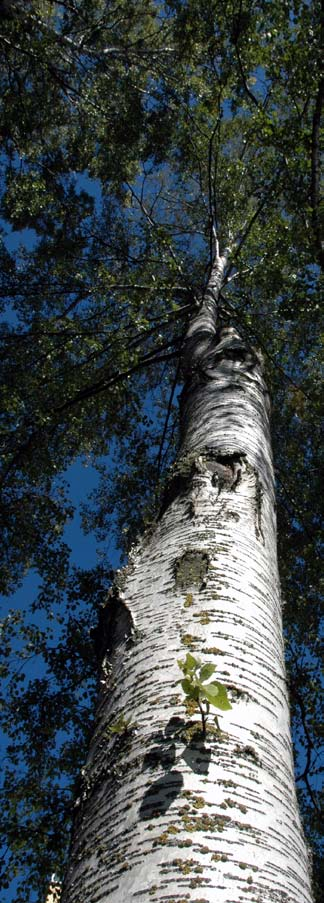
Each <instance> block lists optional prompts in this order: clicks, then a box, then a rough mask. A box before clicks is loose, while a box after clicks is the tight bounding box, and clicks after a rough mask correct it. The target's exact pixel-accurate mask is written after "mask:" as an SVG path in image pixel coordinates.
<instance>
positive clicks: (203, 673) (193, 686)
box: [178, 652, 232, 737]
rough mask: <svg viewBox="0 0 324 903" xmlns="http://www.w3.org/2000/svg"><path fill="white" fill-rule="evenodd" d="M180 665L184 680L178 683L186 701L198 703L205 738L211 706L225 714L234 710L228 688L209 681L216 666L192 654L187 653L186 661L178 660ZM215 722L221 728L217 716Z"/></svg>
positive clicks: (218, 682) (217, 682)
mask: <svg viewBox="0 0 324 903" xmlns="http://www.w3.org/2000/svg"><path fill="white" fill-rule="evenodd" d="M178 665H179V668H180V669H181V671H182V672H183V674H184V678H183V679H182V680H180V681H178V683H181V686H182V689H183V692H184V694H185V696H186V701H188V702H191V703H196V705H197V706H198V709H199V711H200V715H201V724H202V733H203V736H204V737H205V736H206V725H207V718H208V715H209V711H210V706H213V708H216V709H221V710H222V711H223V712H225V711H228V709H231V708H232V706H231V703H230V702H229V699H228V696H227V690H226V687H225V686H224V684H222V683H220V681H218V680H215V681H210V680H209V679H210V677H211V676H212V674H214V671H215V670H216V669H215V665H212V664H209V662H206V663H205V664H204V663H203V662H201V661H200V659H199V658H195V657H194V655H191V653H190V652H187V655H186V658H185V660H184V661H182V660H181V659H179V660H178ZM215 722H216V724H217V727H219V725H218V718H217V715H216V716H215Z"/></svg>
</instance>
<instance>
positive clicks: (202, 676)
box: [199, 663, 215, 681]
mask: <svg viewBox="0 0 324 903" xmlns="http://www.w3.org/2000/svg"><path fill="white" fill-rule="evenodd" d="M214 671H215V665H211V664H208V663H207V664H206V665H203V666H202V668H200V672H199V680H202V681H204V680H208V678H209V677H211V676H212V674H214Z"/></svg>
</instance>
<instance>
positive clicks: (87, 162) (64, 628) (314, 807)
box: [0, 0, 323, 903]
mask: <svg viewBox="0 0 324 903" xmlns="http://www.w3.org/2000/svg"><path fill="white" fill-rule="evenodd" d="M10 6H11V10H10V13H8V14H3V15H2V16H1V21H0V36H1V41H0V46H1V51H0V86H1V107H0V134H1V151H2V154H1V167H2V185H3V188H2V195H1V217H2V224H1V226H2V233H1V242H0V258H1V259H0V263H1V272H0V311H1V314H2V324H1V333H0V371H1V408H2V411H3V415H2V422H1V475H0V488H1V496H0V520H1V532H2V540H3V541H2V548H1V561H0V565H1V574H0V577H1V590H2V591H3V593H5V594H10V593H11V592H13V591H14V590H15V588H16V587H17V586H19V585H21V583H22V581H23V579H24V576H25V574H26V573H27V572H28V571H29V570H31V569H32V570H33V571H34V572H35V573H36V574H37V579H38V580H39V590H38V592H37V594H36V598H34V599H33V600H31V601H32V604H31V606H28V600H27V599H26V604H24V606H23V608H24V612H23V613H22V612H19V611H13V612H12V613H11V614H10V617H9V616H8V617H7V618H6V619H5V622H4V625H3V638H4V639H3V644H2V654H3V658H2V669H3V675H4V679H5V682H6V694H5V710H4V712H5V714H4V725H5V729H6V731H7V732H8V734H9V746H8V750H7V758H6V760H5V778H4V794H3V812H4V817H3V821H2V830H3V837H4V844H6V845H7V848H8V850H9V851H11V853H10V854H9V855H10V856H11V859H10V863H9V866H8V869H7V874H8V875H9V876H10V875H13V874H16V875H18V874H22V875H25V877H24V878H23V879H22V881H23V884H22V885H21V889H20V890H18V891H17V894H16V900H17V901H24V903H26V901H27V900H28V898H29V895H30V893H33V891H32V890H31V888H36V889H37V892H38V893H39V899H40V900H43V898H44V893H43V888H45V887H46V884H47V879H48V874H49V873H51V872H52V871H54V870H55V871H57V872H58V873H59V874H61V868H62V865H61V864H62V861H63V859H64V856H65V851H64V849H63V847H64V845H65V838H66V831H67V827H66V826H67V825H68V824H69V821H70V818H71V802H70V801H71V794H72V792H73V783H74V779H75V775H76V774H77V772H78V771H79V768H80V764H81V763H82V761H83V759H84V749H85V743H86V736H87V731H88V722H89V715H88V711H90V709H91V703H92V699H93V693H94V687H95V670H96V663H95V660H94V654H93V651H92V649H91V642H90V637H89V630H90V626H91V624H93V623H94V622H95V620H96V617H97V611H98V608H99V606H100V605H101V604H102V602H103V598H104V592H105V590H106V589H107V587H108V585H109V579H110V578H109V570H110V563H109V560H108V558H107V556H106V558H105V559H103V562H102V564H100V566H98V569H96V571H95V572H93V573H91V574H87V573H85V574H82V572H76V573H75V572H74V571H73V569H71V565H70V562H69V550H68V547H67V544H66V540H65V535H64V530H65V526H66V524H67V523H68V521H69V519H70V518H71V516H72V515H73V510H72V509H73V506H72V503H71V499H70V493H69V485H68V480H67V478H66V473H67V470H68V468H69V466H70V464H71V463H72V462H73V461H75V460H76V459H78V458H81V459H82V460H87V461H90V462H91V463H92V464H93V465H94V466H95V467H97V469H98V473H99V483H98V487H97V489H96V490H94V491H93V493H92V496H91V497H90V498H89V499H88V500H87V502H86V503H85V504H84V505H83V513H82V516H83V521H84V526H85V529H88V530H91V531H92V532H93V533H95V534H96V535H97V537H98V538H99V539H100V540H102V539H103V538H104V537H107V536H108V535H109V536H111V534H112V533H114V534H115V539H116V542H117V543H118V545H119V548H120V549H121V550H122V553H123V554H124V555H126V554H127V551H128V549H129V546H130V544H131V543H132V542H134V540H135V539H136V537H137V536H138V534H139V532H140V531H141V530H142V529H143V525H145V523H147V522H149V521H150V520H151V519H152V518H153V516H154V514H156V512H157V511H158V507H159V501H160V499H161V495H162V493H163V484H164V481H165V477H166V473H167V470H168V466H169V465H170V463H171V462H172V460H173V458H174V454H175V448H176V445H177V436H178V426H177V422H178V402H177V395H178V392H179V386H180V382H181V374H180V371H179V367H178V359H179V352H181V342H182V337H183V334H184V330H185V327H186V323H187V321H188V317H189V316H190V313H191V312H192V310H193V309H194V308H195V305H196V303H197V300H198V299H199V297H200V295H201V292H202V291H203V288H204V285H205V283H206V278H207V275H208V267H209V263H210V236H211V228H210V226H211V216H212V215H213V216H214V219H215V220H216V221H217V227H218V233H219V238H220V241H221V244H222V246H224V245H225V244H227V243H230V244H232V255H231V259H230V265H229V269H228V272H227V280H226V284H225V286H224V287H223V291H222V299H221V316H222V318H223V320H225V321H228V319H229V318H230V319H231V321H232V322H233V323H234V324H235V325H236V326H237V327H238V329H239V331H240V332H241V334H242V335H243V336H244V337H245V338H246V339H247V340H249V341H251V342H252V344H255V345H257V346H259V347H261V350H262V352H263V355H264V359H265V366H266V375H267V380H268V383H269V387H270V391H271V395H272V399H273V416H272V430H273V438H274V452H275V462H276V476H277V498H278V524H279V557H280V568H281V580H282V590H283V598H284V601H285V608H284V613H285V632H286V651H287V659H288V665H289V679H290V695H291V704H292V716H293V726H294V735H295V738H296V743H297V747H296V752H297V763H298V764H297V777H298V787H299V788H300V797H301V804H302V811H303V815H304V820H305V827H306V831H307V835H308V837H309V839H310V841H311V843H312V845H313V849H314V860H315V873H316V875H317V878H316V880H317V883H318V887H319V888H320V886H321V874H320V866H319V864H318V863H319V859H320V854H321V850H322V844H323V827H322V821H321V790H320V780H321V767H322V766H321V753H322V750H323V727H322V711H321V691H322V677H321V668H322V657H323V648H322V642H321V637H322V631H323V627H322V623H323V621H322V619H323V613H322V612H323V609H322V605H323V601H322V600H323V593H322V590H321V587H320V556H321V554H322V534H321V523H322V521H321V510H320V500H321V497H322V489H321V487H322V481H323V477H322V468H323V464H322V456H321V442H320V425H321V415H322V412H321V390H320V387H321V367H322V364H323V340H322V338H321V336H322V329H321V306H322V301H323V281H322V278H323V277H322V274H321V272H320V268H321V267H323V255H322V246H321V240H320V236H319V224H320V223H321V222H322V206H323V200H322V196H321V190H320V187H319V183H320V177H321V168H322V159H321V143H320V141H319V138H318V134H319V131H320V129H318V114H319V120H321V116H322V109H323V83H322V75H321V55H322V34H323V21H322V12H321V4H320V2H319V0H316V2H314V3H312V4H309V3H305V2H303V0H294V2H292V0H284V2H282V0H280V2H279V0H274V2H272V3H268V2H265V0H260V2H259V3H255V4H253V8H252V7H251V5H250V4H247V3H245V2H243V3H239V2H238V3H234V4H233V3H231V4H228V3H223V2H220V0H208V2H206V0H186V3H183V2H182V0H168V2H163V3H161V4H159V5H158V4H155V3H153V2H150V0H136V2H135V0H134V2H133V0H127V3H126V0H121V2H120V3H118V15H116V7H115V6H114V5H111V4H107V3H106V2H104V0H80V2H78V4H73V3H72V4H71V3H68V2H65V0H63V2H61V3H51V2H47V3H42V2H39V0H28V3H24V4H22V3H21V2H20V0H17V2H16V3H14V4H11V5H10ZM319 125H321V123H319ZM11 230H14V233H13V238H14V239H15V240H17V241H18V243H19V242H20V245H19V247H18V248H17V250H16V251H15V253H14V252H13V250H10V241H8V238H6V236H8V235H10V234H11ZM26 230H27V231H26ZM28 608H30V610H29V611H28ZM33 661H35V670H34V671H32V670H31V663H32V662H33ZM201 667H203V666H201ZM204 673H205V675H206V672H204ZM35 674H36V677H35ZM200 676H201V675H200ZM210 676H212V675H210ZM184 680H190V674H188V675H186V676H185V677H184ZM206 680H207V683H208V678H206V676H205V678H204V679H202V678H201V682H202V683H206ZM212 683H213V682H212ZM215 685H216V686H217V683H216V682H215ZM210 686H211V683H209V687H210ZM218 689H219V688H218ZM208 692H209V693H210V690H209V691H208ZM83 694H85V695H84V696H83ZM212 698H213V699H218V700H220V698H221V691H220V689H219V692H218V695H217V696H216V697H215V696H214V697H212ZM193 701H194V700H193ZM207 704H209V705H213V704H214V703H213V701H212V700H208V699H207V697H206V698H205V702H203V706H207ZM48 712H50V716H51V717H50V724H49V721H48V718H47V713H48ZM30 750H32V754H31V753H30ZM55 813H57V814H55ZM49 824H50V825H51V826H52V829H51V830H50V831H48V825H49ZM26 876H27V877H26ZM6 880H8V877H4V878H3V881H6ZM320 899H321V897H320V890H319V891H318V900H320Z"/></svg>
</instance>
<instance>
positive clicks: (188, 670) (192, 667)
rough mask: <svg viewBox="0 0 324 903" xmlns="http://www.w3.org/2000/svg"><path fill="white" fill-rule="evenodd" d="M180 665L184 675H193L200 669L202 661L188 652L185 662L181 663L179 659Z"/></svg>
mask: <svg viewBox="0 0 324 903" xmlns="http://www.w3.org/2000/svg"><path fill="white" fill-rule="evenodd" d="M178 665H179V668H181V671H183V673H184V674H192V673H193V672H194V671H196V670H197V668H198V667H199V665H200V660H199V659H197V658H195V657H194V655H191V653H190V652H187V655H186V658H185V660H184V661H181V659H179V660H178Z"/></svg>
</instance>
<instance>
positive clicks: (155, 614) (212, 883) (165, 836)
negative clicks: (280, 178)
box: [63, 258, 312, 903]
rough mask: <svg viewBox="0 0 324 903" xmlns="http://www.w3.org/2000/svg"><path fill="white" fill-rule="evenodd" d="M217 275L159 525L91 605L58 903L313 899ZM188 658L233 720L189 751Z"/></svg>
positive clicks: (236, 378) (267, 556)
mask: <svg viewBox="0 0 324 903" xmlns="http://www.w3.org/2000/svg"><path fill="white" fill-rule="evenodd" d="M224 265H225V258H217V260H216V264H215V267H214V270H213V272H212V274H211V280H210V284H209V287H208V290H207V293H206V296H205V300H204V303H203V305H202V308H201V310H200V312H199V313H198V314H197V316H196V317H195V319H194V321H193V322H192V324H191V326H190V328H189V331H188V337H187V343H186V349H185V352H184V371H185V376H186V382H185V388H184V391H183V396H182V405H181V408H182V411H181V417H182V445H181V450H180V454H179V457H178V460H177V463H176V464H175V466H174V470H173V474H172V475H171V478H170V482H169V486H168V489H167V492H166V498H165V504H164V509H163V512H162V516H161V518H160V520H159V523H158V524H157V526H156V528H155V530H154V533H153V534H152V535H151V536H150V537H146V539H145V540H144V541H143V543H142V545H141V547H139V548H138V549H137V550H136V551H135V552H134V553H133V556H132V558H131V561H130V565H129V567H128V569H126V570H125V571H124V572H121V573H120V575H119V579H118V580H117V584H116V587H115V589H114V591H113V593H112V596H111V599H110V600H109V601H108V604H107V609H106V615H107V624H108V636H109V640H108V639H107V642H105V643H104V645H105V646H106V652H105V655H104V659H103V665H102V673H101V691H100V699H99V703H98V710H97V716H96V726H95V731H94V735H93V739H92V743H91V748H90V751H89V756H88V760H87V762H86V764H85V767H84V769H83V774H82V782H81V787H80V794H79V799H78V800H77V808H76V819H75V831H74V841H73V846H72V852H71V860H70V866H69V870H68V874H67V878H66V882H65V889H64V892H63V903H90V901H91V903H128V901H134V903H135V901H139V903H148V901H152V903H154V901H158V903H162V901H163V903H166V901H167V903H187V901H191V903H239V901H246V900H251V901H253V903H310V901H311V899H312V896H311V890H310V877H309V868H308V857H307V850H306V846H305V842H304V838H303V832H302V828H301V824H300V819H299V814H298V807H297V801H296V793H295V784H294V774H293V761H292V750H291V739H290V723H289V704H288V698H287V688H286V679H285V667H284V652H283V639H282V623H281V606H280V590H279V580H278V569H277V554H276V519H275V499H274V478H273V469H272V462H271V447H270V434H269V405H268V396H267V390H266V387H265V384H264V380H263V375H262V365H261V361H260V359H259V356H258V355H257V353H256V352H255V351H253V349H251V348H247V347H246V345H245V344H244V342H242V340H241V339H240V337H239V336H238V335H237V333H236V332H235V330H233V329H230V328H227V329H223V330H220V331H218V332H217V330H216V327H215V322H216V320H215V313H216V302H217V294H218V291H219V286H220V282H221V278H222V271H223V268H224ZM118 584H119V585H118ZM101 629H102V635H103V636H104V633H105V630H104V627H103V626H102V628H101ZM187 651H192V653H193V654H194V655H195V656H199V657H200V658H201V659H202V661H204V662H212V663H214V664H216V668H217V670H216V673H215V675H214V676H215V678H216V679H219V680H220V681H222V682H223V683H224V684H225V685H226V687H227V688H228V694H229V698H230V699H231V702H232V706H233V708H232V710H231V711H230V712H226V713H224V715H223V716H221V717H220V719H219V721H220V726H221V730H220V731H219V730H218V729H217V727H216V726H215V725H214V724H213V720H212V719H210V728H209V730H207V734H206V737H205V738H204V737H203V736H202V733H201V730H200V727H201V725H200V720H199V717H198V715H197V713H192V712H188V711H186V707H185V705H184V700H183V694H182V691H181V690H179V684H177V681H179V679H180V678H181V673H180V671H179V668H178V665H177V660H178V659H179V658H184V657H185V654H186V652H187ZM121 716H124V718H125V719H132V722H134V723H133V724H132V723H129V724H128V725H127V724H126V722H123V720H121Z"/></svg>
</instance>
